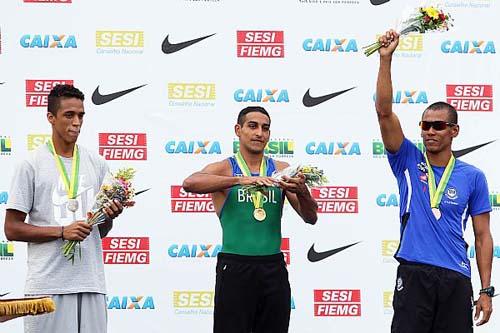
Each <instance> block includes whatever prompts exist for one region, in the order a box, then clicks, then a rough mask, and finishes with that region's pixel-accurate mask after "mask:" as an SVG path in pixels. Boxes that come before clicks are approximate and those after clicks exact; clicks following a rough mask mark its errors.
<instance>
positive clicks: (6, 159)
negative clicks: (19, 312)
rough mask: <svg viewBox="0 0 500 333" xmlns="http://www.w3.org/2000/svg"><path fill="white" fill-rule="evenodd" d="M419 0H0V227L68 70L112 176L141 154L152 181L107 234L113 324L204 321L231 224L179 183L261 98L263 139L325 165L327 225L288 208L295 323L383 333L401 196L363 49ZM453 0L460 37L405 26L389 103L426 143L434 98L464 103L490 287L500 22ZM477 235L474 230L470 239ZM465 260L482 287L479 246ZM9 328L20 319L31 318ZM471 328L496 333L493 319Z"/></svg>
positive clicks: (152, 327)
mask: <svg viewBox="0 0 500 333" xmlns="http://www.w3.org/2000/svg"><path fill="white" fill-rule="evenodd" d="M416 5H418V2H414V1H398V0H392V1H389V0H385V1H374V0H371V1H369V0H287V1H229V0H220V1H217V0H212V1H210V0H205V1H202V0H191V1H189V0H172V1H168V2H165V1H164V2H157V1H129V0H122V1H116V0H114V1H89V0H87V1H82V0H29V1H28V0H24V1H22V0H12V1H2V3H1V5H0V107H1V109H0V110H1V114H0V116H1V122H0V165H1V170H2V177H1V178H0V220H1V221H2V222H0V227H1V226H3V220H4V218H3V217H4V214H5V203H6V201H7V200H8V196H9V193H8V192H9V184H10V179H11V176H12V174H13V170H14V167H15V165H16V164H17V163H18V162H19V161H21V160H22V159H24V158H25V157H26V156H27V155H28V154H29V153H30V151H31V150H33V149H35V148H36V147H38V146H40V145H41V144H44V143H45V142H46V140H47V139H48V138H49V136H48V134H49V133H50V127H49V125H48V122H47V120H46V104H47V93H48V92H49V91H50V89H51V87H52V86H53V85H54V84H56V83H60V82H66V83H74V84H75V85H76V86H77V87H79V88H80V89H82V90H83V91H84V92H85V93H86V101H85V108H86V116H85V123H84V126H83V131H82V134H81V137H80V140H79V142H80V143H81V144H83V145H85V146H87V147H88V148H90V149H92V150H94V151H96V152H99V154H101V155H102V156H103V157H104V158H105V159H106V160H107V161H108V163H109V165H110V167H111V168H112V169H113V170H116V169H117V168H119V167H124V166H132V167H134V168H137V170H138V171H137V178H136V180H135V186H136V188H137V189H138V190H141V189H146V188H151V190H150V191H148V192H146V193H144V194H142V195H141V196H140V197H138V198H137V205H136V207H134V208H132V209H130V210H128V211H126V212H125V213H124V214H123V215H122V216H121V217H120V218H119V220H118V221H117V222H116V223H115V227H114V229H113V231H112V233H111V234H110V237H109V238H106V239H104V241H103V249H104V261H105V267H106V280H107V286H108V300H107V306H108V309H109V310H108V313H109V331H110V332H112V333H115V332H135V331H139V330H140V331H141V332H167V331H168V332H178V333H182V332H210V331H211V327H212V313H213V296H214V283H215V262H216V255H217V253H218V252H219V251H220V250H221V245H220V244H221V230H220V226H219V222H218V219H217V218H216V216H215V214H214V213H213V206H212V203H211V201H210V196H209V195H193V194H188V193H186V192H185V191H184V190H183V189H182V187H181V184H182V180H183V179H184V178H185V177H186V176H188V175H189V174H190V173H192V172H194V171H197V170H199V169H201V168H202V167H203V166H204V165H206V164H207V163H210V162H214V161H218V160H221V159H223V158H225V157H227V156H228V155H231V154H233V153H234V152H235V151H237V149H238V142H237V140H236V137H235V135H234V131H233V125H234V123H235V122H236V116H237V113H238V112H239V110H241V109H242V108H243V107H245V106H247V105H261V106H264V107H266V108H267V110H268V111H269V112H270V114H271V116H272V134H271V140H270V142H269V146H268V148H267V153H268V154H269V155H270V156H272V157H274V158H277V159H282V160H285V161H287V162H290V163H297V162H301V163H311V164H314V165H317V166H319V167H320V168H322V169H324V170H325V172H326V174H327V176H328V178H329V179H330V184H329V185H328V186H324V187H322V188H315V189H313V190H312V193H313V195H314V197H315V198H316V199H317V200H318V203H319V220H318V223H317V225H315V226H310V225H305V224H304V223H302V222H301V220H300V219H299V218H298V216H297V215H296V214H295V213H294V212H293V210H292V209H291V207H290V206H289V205H288V204H287V205H286V206H285V208H284V217H283V243H282V250H283V252H284V253H285V254H286V258H287V263H288V269H289V273H290V282H291V285H292V296H293V298H292V302H291V304H290V306H291V308H292V310H291V311H292V314H291V320H290V332H295V333H304V332H333V331H335V332H347V331H351V332H368V331H370V332H388V330H389V326H390V321H391V314H392V308H391V301H392V295H393V288H394V282H395V272H396V267H397V264H396V262H395V260H394V259H393V258H392V255H393V253H394V251H395V249H396V248H397V246H398V239H399V228H398V218H397V215H398V204H399V197H398V194H397V187H396V182H395V180H394V178H393V176H392V174H391V171H390V169H389V166H388V163H387V159H386V157H385V154H384V149H383V145H382V143H381V138H380V134H379V129H378V124H377V119H376V115H375V110H374V104H373V98H374V92H375V81H376V75H377V70H378V57H377V55H374V56H372V57H370V58H366V57H365V56H364V54H363V51H362V49H361V47H362V46H363V45H365V44H369V43H371V42H372V41H373V40H374V39H375V38H376V37H377V34H378V33H381V32H383V31H385V30H386V29H387V28H389V27H391V26H394V25H395V24H396V23H397V18H398V17H400V16H401V13H403V12H404V10H405V9H406V8H407V6H410V7H413V6H416ZM444 5H445V6H446V10H448V11H450V12H451V13H452V15H453V17H454V18H455V28H454V29H453V30H452V31H450V32H448V33H443V34H430V35H426V36H410V37H408V38H406V39H404V40H403V41H402V42H401V43H400V46H399V49H398V50H397V52H396V53H395V57H394V58H395V59H394V62H393V63H394V66H393V67H394V73H393V80H394V109H395V111H396V112H397V114H398V115H399V117H400V118H401V123H402V126H403V129H404V131H405V133H406V135H407V137H408V138H410V139H411V140H413V141H414V142H415V143H417V144H418V145H419V146H420V147H422V141H421V139H420V131H419V128H418V121H419V119H420V116H421V113H422V111H423V110H424V109H425V107H426V106H427V105H428V104H429V103H432V102H434V101H437V100H446V101H448V102H449V103H451V104H453V105H454V106H456V107H457V109H458V110H459V119H460V125H461V133H460V135H459V136H458V137H457V139H456V140H455V142H454V149H455V150H456V151H457V154H458V155H460V156H461V157H460V158H461V159H463V160H464V161H466V162H469V163H472V164H475V165H476V166H478V167H479V168H481V169H482V170H483V171H484V172H485V174H486V176H487V178H488V181H489V186H490V191H491V195H490V196H491V203H492V206H493V212H492V214H491V221H492V223H491V224H492V226H491V228H492V232H493V236H494V238H495V240H496V243H495V244H496V247H495V253H494V254H495V257H494V263H493V279H492V283H493V284H494V285H496V286H497V287H500V278H499V276H500V275H499V274H500V272H499V265H500V248H499V246H500V229H499V227H498V226H497V221H498V219H499V210H498V209H499V208H500V196H499V194H497V193H498V192H499V191H500V176H499V175H498V169H497V166H496V163H495V162H493V159H494V156H498V155H499V150H500V142H498V141H497V140H498V139H499V135H498V124H499V121H500V116H499V110H498V109H497V108H498V106H497V105H498V99H497V98H496V97H497V94H498V90H497V89H496V88H497V87H498V86H499V85H500V81H499V80H500V79H499V78H500V70H499V69H500V66H499V59H498V55H497V52H496V48H497V47H498V46H499V43H500V40H499V39H498V38H499V37H498V33H497V32H496V30H495V29H494V28H493V27H494V22H495V21H496V20H498V17H499V15H500V4H498V1H494V0H460V1H455V0H449V1H445V2H444ZM495 170H496V171H495ZM471 229H472V228H470V225H469V228H468V230H467V232H466V233H465V237H466V239H467V241H468V242H469V244H471V245H474V244H473V233H472V231H471ZM2 235H3V233H2V234H0V269H1V272H2V279H1V285H0V289H1V291H2V292H6V291H11V292H12V293H14V294H17V295H22V293H23V288H24V276H25V272H26V245H25V244H23V243H19V242H8V241H7V240H6V239H5V236H2ZM325 251H331V252H326V253H325ZM469 255H470V259H471V261H472V262H473V263H472V266H473V267H474V272H473V285H474V288H475V293H477V291H478V288H479V279H478V274H477V270H476V268H475V266H476V265H475V262H474V261H475V251H474V247H473V246H472V247H471V248H470V250H469ZM82 260H86V258H83V259H82ZM68 265H70V263H68ZM241 301H242V302H245V300H244V299H242V300H241ZM495 301H496V302H495V304H494V305H495V306H496V307H497V308H498V307H500V305H499V303H498V302H499V301H498V300H496V299H495ZM2 326H3V327H2V331H5V332H22V321H21V320H17V321H16V320H14V321H10V322H8V323H5V324H3V325H2ZM477 331H478V332H499V331H500V319H499V313H498V312H494V313H493V317H492V320H491V323H490V324H489V325H487V326H485V327H482V328H480V329H478V330H477Z"/></svg>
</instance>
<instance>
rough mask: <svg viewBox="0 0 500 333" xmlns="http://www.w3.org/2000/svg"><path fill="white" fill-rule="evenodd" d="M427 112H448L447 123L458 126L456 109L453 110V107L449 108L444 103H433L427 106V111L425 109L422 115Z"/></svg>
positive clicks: (448, 105) (449, 106)
mask: <svg viewBox="0 0 500 333" xmlns="http://www.w3.org/2000/svg"><path fill="white" fill-rule="evenodd" d="M427 110H432V111H436V110H446V111H447V112H448V122H450V123H453V124H458V113H457V109H455V108H454V107H453V106H451V105H450V104H448V103H446V102H435V103H432V104H431V105H429V106H428V107H427V109H425V111H424V113H425V112H426V111H427ZM422 115H423V114H422Z"/></svg>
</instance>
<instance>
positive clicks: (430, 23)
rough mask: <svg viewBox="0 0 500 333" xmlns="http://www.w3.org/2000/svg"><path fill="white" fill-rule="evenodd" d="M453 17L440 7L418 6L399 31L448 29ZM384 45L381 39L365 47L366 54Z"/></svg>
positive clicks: (407, 32)
mask: <svg viewBox="0 0 500 333" xmlns="http://www.w3.org/2000/svg"><path fill="white" fill-rule="evenodd" d="M452 21H453V20H452V18H451V16H450V14H449V13H445V12H443V10H441V9H439V7H434V6H429V7H418V8H415V10H414V11H413V12H412V13H411V14H410V15H409V17H408V18H407V19H405V20H404V21H403V23H402V27H403V28H402V29H401V31H400V32H399V35H400V36H401V37H403V36H405V35H408V34H409V33H410V32H418V33H421V34H424V33H427V32H430V31H439V32H442V31H447V30H449V29H450V27H451V26H453V24H452ZM381 47H382V44H381V43H380V42H379V41H376V42H375V43H373V44H370V45H368V46H365V47H363V49H364V50H365V51H364V52H365V55H366V56H367V57H368V56H370V55H371V54H373V53H375V52H376V51H378V50H379V49H380V48H381Z"/></svg>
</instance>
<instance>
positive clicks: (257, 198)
mask: <svg viewBox="0 0 500 333" xmlns="http://www.w3.org/2000/svg"><path fill="white" fill-rule="evenodd" d="M234 158H235V159H236V163H237V164H238V166H239V167H240V169H241V172H242V173H243V175H244V176H247V177H251V176H252V172H251V171H250V169H249V168H248V165H247V163H246V162H245V159H244V158H243V156H242V155H241V153H240V152H239V151H238V152H237V153H236V155H234ZM266 171H267V161H266V157H265V156H262V161H261V163H260V172H259V176H260V177H265V176H266V175H267V172H266ZM262 197H263V194H262V193H261V192H259V191H256V192H255V193H252V203H253V206H254V207H255V208H256V209H257V208H262V206H263V204H262V201H263V199H262Z"/></svg>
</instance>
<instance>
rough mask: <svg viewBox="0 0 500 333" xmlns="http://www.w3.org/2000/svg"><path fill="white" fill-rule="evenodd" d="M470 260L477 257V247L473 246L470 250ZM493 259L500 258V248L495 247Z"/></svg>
mask: <svg viewBox="0 0 500 333" xmlns="http://www.w3.org/2000/svg"><path fill="white" fill-rule="evenodd" d="M468 255H469V258H475V257H476V247H475V246H474V245H472V246H471V247H469V250H468ZM493 257H495V258H500V246H493Z"/></svg>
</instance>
